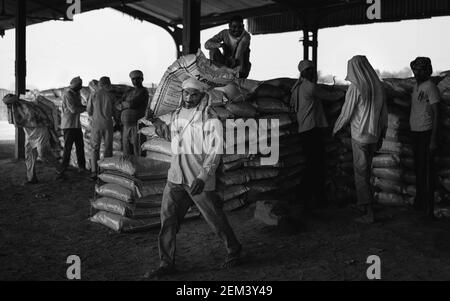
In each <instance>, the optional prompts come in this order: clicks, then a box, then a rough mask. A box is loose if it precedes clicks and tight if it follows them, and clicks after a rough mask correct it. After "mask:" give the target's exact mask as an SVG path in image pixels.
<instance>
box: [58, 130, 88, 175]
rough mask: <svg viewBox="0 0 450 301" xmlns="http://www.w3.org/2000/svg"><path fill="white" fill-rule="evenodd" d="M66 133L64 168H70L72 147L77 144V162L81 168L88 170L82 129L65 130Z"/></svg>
mask: <svg viewBox="0 0 450 301" xmlns="http://www.w3.org/2000/svg"><path fill="white" fill-rule="evenodd" d="M63 133H64V153H63V161H62V165H63V167H64V168H65V167H67V166H69V162H70V155H71V153H72V145H73V144H74V143H75V147H76V148H77V162H78V167H79V168H86V159H85V157H84V141H83V132H82V131H81V129H63Z"/></svg>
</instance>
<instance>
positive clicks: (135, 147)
mask: <svg viewBox="0 0 450 301" xmlns="http://www.w3.org/2000/svg"><path fill="white" fill-rule="evenodd" d="M130 78H131V82H132V83H133V86H134V89H132V90H131V91H128V92H127V93H125V95H124V96H123V101H122V114H121V121H122V125H123V130H122V148H123V154H124V155H135V156H139V155H140V153H141V144H140V141H139V134H138V121H139V119H141V118H142V117H144V115H145V110H146V108H147V103H148V91H147V89H146V88H145V87H144V86H143V85H142V82H143V81H144V74H143V73H142V71H140V70H134V71H131V72H130Z"/></svg>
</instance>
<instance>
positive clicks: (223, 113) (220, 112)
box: [208, 106, 235, 121]
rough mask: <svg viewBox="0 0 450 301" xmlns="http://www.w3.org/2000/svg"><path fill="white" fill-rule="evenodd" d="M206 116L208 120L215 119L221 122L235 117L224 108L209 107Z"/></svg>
mask: <svg viewBox="0 0 450 301" xmlns="http://www.w3.org/2000/svg"><path fill="white" fill-rule="evenodd" d="M208 114H209V116H210V118H217V119H219V120H222V121H223V120H226V119H232V118H234V117H235V116H234V115H233V114H232V113H231V112H230V111H228V110H227V109H226V108H225V106H215V107H209V109H208Z"/></svg>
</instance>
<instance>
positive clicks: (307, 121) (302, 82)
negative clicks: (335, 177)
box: [290, 60, 345, 209]
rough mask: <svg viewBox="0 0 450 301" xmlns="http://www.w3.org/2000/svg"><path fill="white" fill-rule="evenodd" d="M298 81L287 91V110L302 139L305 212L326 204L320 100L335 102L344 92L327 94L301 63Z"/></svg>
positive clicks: (312, 71)
mask: <svg viewBox="0 0 450 301" xmlns="http://www.w3.org/2000/svg"><path fill="white" fill-rule="evenodd" d="M298 70H299V71H300V78H299V80H298V81H297V82H296V83H295V84H294V86H293V88H292V90H291V101H290V106H291V110H292V111H294V112H295V113H296V115H297V122H298V133H299V134H300V136H301V137H302V147H303V152H304V154H305V157H306V170H305V173H306V174H307V175H308V176H307V177H306V178H305V183H304V185H302V186H303V187H305V188H306V189H308V191H307V196H306V197H307V200H308V201H307V204H306V206H307V209H312V208H313V207H314V206H321V205H324V204H325V203H327V200H326V194H325V173H326V167H325V162H324V160H325V155H324V153H325V151H324V147H323V143H322V136H323V135H322V130H323V129H324V128H327V127H328V122H327V119H326V117H325V113H324V110H323V104H322V100H329V101H337V100H339V99H341V98H342V97H344V95H345V92H344V91H343V90H342V91H341V90H339V92H338V93H335V92H328V91H326V90H325V89H323V88H321V87H320V86H318V85H317V84H316V78H317V74H316V73H315V69H314V64H313V62H311V61H309V60H303V61H301V62H300V63H299V64H298Z"/></svg>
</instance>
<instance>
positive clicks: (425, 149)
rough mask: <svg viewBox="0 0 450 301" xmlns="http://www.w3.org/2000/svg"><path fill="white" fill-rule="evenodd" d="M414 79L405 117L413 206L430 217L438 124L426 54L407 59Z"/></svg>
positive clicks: (436, 94)
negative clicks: (414, 190) (409, 137)
mask: <svg viewBox="0 0 450 301" xmlns="http://www.w3.org/2000/svg"><path fill="white" fill-rule="evenodd" d="M411 69H412V71H413V73H414V77H415V79H416V84H415V85H414V88H413V93H412V98H411V115H410V119H409V123H410V127H411V133H412V136H413V151H414V161H415V167H416V187H417V193H416V198H415V200H414V208H415V209H417V210H425V211H426V216H427V217H429V218H434V177H435V174H434V166H433V165H434V164H433V162H434V152H435V150H436V135H437V128H438V114H439V109H438V103H439V101H440V95H439V90H438V89H437V87H436V85H435V84H434V83H433V82H432V81H431V80H430V77H431V74H432V73H433V68H432V65H431V60H430V59H429V58H427V57H418V58H416V59H415V60H414V61H412V62H411Z"/></svg>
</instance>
